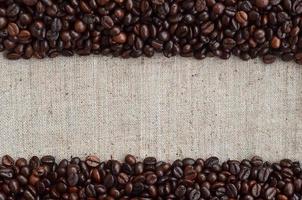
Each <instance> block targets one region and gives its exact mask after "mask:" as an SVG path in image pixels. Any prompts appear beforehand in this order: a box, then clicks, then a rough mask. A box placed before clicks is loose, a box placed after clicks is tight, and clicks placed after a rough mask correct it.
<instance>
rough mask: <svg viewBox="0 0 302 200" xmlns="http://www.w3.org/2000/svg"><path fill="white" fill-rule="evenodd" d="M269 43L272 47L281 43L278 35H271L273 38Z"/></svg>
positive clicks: (276, 47) (275, 47)
mask: <svg viewBox="0 0 302 200" xmlns="http://www.w3.org/2000/svg"><path fill="white" fill-rule="evenodd" d="M271 45H272V48H274V49H278V48H279V47H280V45H281V41H280V39H279V38H278V37H273V39H272V41H271Z"/></svg>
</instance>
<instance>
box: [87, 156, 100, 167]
mask: <svg viewBox="0 0 302 200" xmlns="http://www.w3.org/2000/svg"><path fill="white" fill-rule="evenodd" d="M86 164H87V165H88V166H89V167H97V166H99V164H100V159H99V158H98V157H96V156H92V155H91V156H87V157H86Z"/></svg>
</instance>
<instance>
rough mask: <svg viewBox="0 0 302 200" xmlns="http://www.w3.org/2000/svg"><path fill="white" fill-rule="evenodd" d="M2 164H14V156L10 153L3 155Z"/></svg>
mask: <svg viewBox="0 0 302 200" xmlns="http://www.w3.org/2000/svg"><path fill="white" fill-rule="evenodd" d="M2 165H5V166H8V167H10V166H12V165H14V159H13V158H12V157H10V156H9V155H5V156H3V157H2Z"/></svg>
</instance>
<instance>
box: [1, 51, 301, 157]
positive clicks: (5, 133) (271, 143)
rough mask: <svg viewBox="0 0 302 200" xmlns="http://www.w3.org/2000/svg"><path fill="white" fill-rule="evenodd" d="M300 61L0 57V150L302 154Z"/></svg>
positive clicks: (62, 153) (119, 154)
mask: <svg viewBox="0 0 302 200" xmlns="http://www.w3.org/2000/svg"><path fill="white" fill-rule="evenodd" d="M301 122H302V67H301V66H298V65H296V64H294V63H292V62H290V63H285V62H277V63H275V64H273V65H263V64H262V62H261V61H250V62H242V61H239V60H238V59H236V58H233V59H230V60H229V61H223V60H217V59H206V60H203V61H197V60H192V59H186V58H180V57H177V58H171V59H166V58H162V57H161V56H156V57H154V58H152V59H148V58H140V59H129V60H122V59H119V58H108V57H99V56H89V57H72V58H62V57H61V58H56V59H46V60H30V61H25V60H22V61H8V60H6V59H4V58H0V131H1V134H0V154H1V155H3V154H11V155H13V156H15V157H20V156H25V157H28V156H31V155H34V154H37V155H45V154H52V155H55V156H56V157H57V158H63V157H65V158H69V157H70V156H75V155H77V156H81V157H83V156H85V155H87V154H98V155H100V157H101V158H102V159H108V158H110V157H111V156H112V157H113V158H116V159H121V158H122V157H123V156H124V155H125V154H126V153H132V154H135V155H137V156H140V157H143V156H146V155H152V156H156V157H158V158H160V159H165V160H173V159H175V158H182V157H187V156H189V157H207V156H209V155H218V156H219V157H220V158H222V159H227V158H237V159H242V158H248V157H250V156H252V155H254V154H258V155H261V156H263V157H264V158H265V159H268V160H277V159H280V158H283V157H288V158H294V159H300V160H301V159H302V123H301Z"/></svg>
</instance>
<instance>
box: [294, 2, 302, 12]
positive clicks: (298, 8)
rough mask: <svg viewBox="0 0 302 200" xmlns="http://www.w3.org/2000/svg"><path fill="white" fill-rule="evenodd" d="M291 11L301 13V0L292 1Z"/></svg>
mask: <svg viewBox="0 0 302 200" xmlns="http://www.w3.org/2000/svg"><path fill="white" fill-rule="evenodd" d="M293 2H294V3H293V11H294V13H295V14H301V13H302V0H295V1H293Z"/></svg>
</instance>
